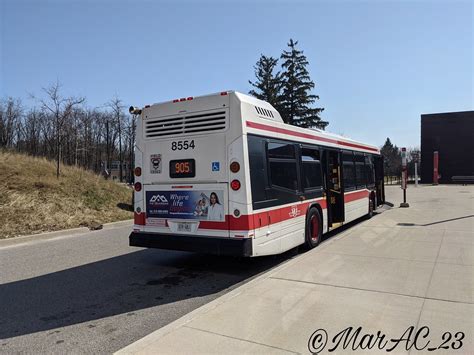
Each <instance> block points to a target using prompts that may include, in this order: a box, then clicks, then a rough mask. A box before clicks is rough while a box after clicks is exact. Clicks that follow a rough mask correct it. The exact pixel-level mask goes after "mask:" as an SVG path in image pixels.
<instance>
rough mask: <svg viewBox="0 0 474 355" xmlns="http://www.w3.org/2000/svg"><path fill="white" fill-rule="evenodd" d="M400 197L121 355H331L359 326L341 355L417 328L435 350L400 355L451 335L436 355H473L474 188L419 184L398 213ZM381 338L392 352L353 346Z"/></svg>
mask: <svg viewBox="0 0 474 355" xmlns="http://www.w3.org/2000/svg"><path fill="white" fill-rule="evenodd" d="M401 196H402V194H401V190H400V188H399V187H387V200H389V201H391V202H393V203H394V204H395V207H394V208H393V209H391V210H388V211H385V212H384V213H382V214H380V215H377V216H375V217H374V218H372V219H371V220H367V221H363V222H361V223H359V224H357V225H356V226H354V227H352V228H350V229H348V230H346V231H344V232H342V233H339V234H336V235H335V236H334V237H332V238H330V239H329V240H327V241H325V242H324V243H322V244H321V245H320V246H319V247H318V248H316V249H314V250H312V251H310V252H307V253H305V254H303V255H301V256H299V257H297V258H295V259H292V260H290V261H289V262H287V263H285V264H283V265H281V266H279V267H277V268H276V269H273V270H271V271H269V272H268V273H266V274H264V275H262V276H260V277H258V278H256V279H254V280H252V281H250V282H249V283H247V284H245V285H243V286H242V287H240V288H238V289H236V290H234V291H232V292H230V293H228V294H226V295H224V296H223V297H221V298H219V299H216V300H215V301H213V302H211V303H209V304H207V305H205V306H203V307H201V308H199V309H197V310H195V311H193V312H191V313H189V314H188V315H186V316H185V317H183V318H180V319H179V320H177V321H175V322H173V323H171V324H169V325H167V326H165V327H163V328H161V329H159V330H157V331H156V332H154V333H152V334H150V335H148V336H147V337H145V338H143V339H141V340H139V341H137V342H136V343H133V344H131V345H129V346H128V347H126V348H124V349H122V350H121V351H119V353H120V354H155V353H157V354H167V353H169V354H171V353H172V354H176V353H182V354H193V353H194V354H201V353H206V354H209V353H219V354H220V353H304V354H306V353H310V350H309V348H308V345H309V346H310V348H311V349H312V350H313V351H314V352H321V353H328V350H329V349H331V348H334V347H335V346H336V344H337V340H338V339H340V338H341V337H337V338H335V339H333V338H334V337H335V336H336V335H337V334H338V333H340V332H341V331H343V330H344V329H346V328H348V327H351V326H352V327H354V328H357V327H359V326H360V327H362V330H361V333H360V335H359V337H358V338H357V340H356V341H353V342H350V343H349V344H350V345H348V347H347V348H346V349H345V350H344V349H343V344H342V343H343V341H341V343H340V344H339V346H337V348H336V350H335V351H334V352H335V353H340V352H347V353H354V352H358V353H378V352H380V353H381V352H384V353H387V351H386V350H387V349H390V348H392V347H394V346H395V343H394V342H392V341H390V339H397V338H400V337H402V335H403V334H404V333H405V338H407V337H408V332H406V331H407V329H408V328H409V327H411V326H413V327H415V328H418V329H419V328H421V327H423V326H426V327H428V328H429V335H427V336H426V333H427V331H428V330H427V329H428V328H424V331H423V333H422V334H421V333H420V337H419V339H418V341H417V346H418V347H419V348H423V347H424V346H425V344H426V343H427V341H428V340H429V341H430V343H429V344H428V345H427V346H426V347H425V349H424V350H422V351H419V350H416V349H415V348H414V347H413V348H411V350H407V349H406V348H407V345H406V342H400V343H399V344H398V346H396V347H395V348H394V349H393V351H391V353H395V354H398V353H423V352H429V351H428V348H433V349H434V348H436V349H437V348H438V347H439V346H440V345H442V344H443V342H444V340H446V339H447V338H446V337H445V338H444V339H442V336H443V333H445V332H451V334H452V338H451V339H450V340H449V341H448V342H446V343H445V344H444V346H446V347H447V349H445V350H443V349H439V350H436V351H435V353H453V352H455V353H459V354H466V353H474V344H473V338H474V329H473V328H474V306H473V293H474V292H473V291H474V288H473V274H474V272H473V271H474V266H473V260H474V257H473V249H474V232H473V231H474V187H473V186H420V187H418V188H414V187H411V186H410V188H409V190H408V202H409V203H410V207H409V208H406V209H402V208H398V206H399V204H400V199H401ZM318 329H324V331H325V332H323V331H319V333H316V334H319V335H320V336H321V338H319V337H317V336H316V334H315V335H313V336H312V334H313V333H314V332H315V331H316V330H318ZM354 330H355V329H354ZM377 331H380V332H381V333H382V334H385V341H387V340H388V341H389V342H388V344H387V345H386V347H385V349H384V350H379V349H378V347H377V345H375V347H374V348H372V349H371V350H369V349H365V350H364V349H363V348H362V349H361V348H360V347H359V348H358V350H356V351H354V350H353V349H352V346H354V347H356V346H357V344H359V343H360V341H361V339H362V336H363V335H364V334H376V333H377ZM415 332H416V330H415ZM415 332H414V333H415ZM457 332H463V333H464V337H462V334H460V333H459V334H456V333H457ZM414 333H413V334H412V335H411V337H410V339H412V340H413V339H414ZM325 334H326V335H327V337H326V335H325ZM344 334H347V333H344ZM423 336H426V337H425V338H424V337H423ZM310 338H311V341H310ZM461 338H462V339H461ZM365 339H366V340H365V341H364V342H363V344H362V345H364V344H366V343H367V342H368V338H367V337H366V338H365ZM326 342H327V343H326ZM325 343H326V344H325ZM377 344H378V343H377ZM410 344H411V343H410ZM459 346H460V349H458V350H454V349H453V348H452V347H459Z"/></svg>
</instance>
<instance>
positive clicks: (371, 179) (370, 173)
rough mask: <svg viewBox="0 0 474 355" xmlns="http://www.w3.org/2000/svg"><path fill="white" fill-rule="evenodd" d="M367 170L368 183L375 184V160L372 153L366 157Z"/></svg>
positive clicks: (369, 184)
mask: <svg viewBox="0 0 474 355" xmlns="http://www.w3.org/2000/svg"><path fill="white" fill-rule="evenodd" d="M365 170H366V174H367V185H368V186H373V185H374V182H375V180H374V162H373V158H372V155H369V154H368V155H366V157H365Z"/></svg>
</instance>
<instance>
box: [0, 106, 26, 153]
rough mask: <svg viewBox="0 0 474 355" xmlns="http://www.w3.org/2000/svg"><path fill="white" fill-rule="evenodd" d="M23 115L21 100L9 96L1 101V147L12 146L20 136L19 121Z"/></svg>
mask: <svg viewBox="0 0 474 355" xmlns="http://www.w3.org/2000/svg"><path fill="white" fill-rule="evenodd" d="M21 115H22V106H21V101H20V100H15V99H13V98H11V97H9V98H8V99H6V100H2V101H0V147H4V148H12V147H13V145H14V144H15V136H17V137H18V132H17V129H18V123H19V121H20V117H21Z"/></svg>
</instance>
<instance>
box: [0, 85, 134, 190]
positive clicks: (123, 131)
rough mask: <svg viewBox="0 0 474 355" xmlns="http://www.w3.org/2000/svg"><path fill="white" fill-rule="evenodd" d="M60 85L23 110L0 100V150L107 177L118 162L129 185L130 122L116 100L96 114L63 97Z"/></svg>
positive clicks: (16, 101) (74, 99) (79, 101)
mask: <svg viewBox="0 0 474 355" xmlns="http://www.w3.org/2000/svg"><path fill="white" fill-rule="evenodd" d="M60 89H61V85H60V84H59V83H56V84H53V85H51V86H49V87H47V88H45V89H43V91H44V95H43V97H42V98H35V102H36V104H35V105H34V106H33V107H29V108H26V107H25V106H24V105H23V103H22V101H21V100H20V99H15V98H6V99H0V149H7V150H14V151H17V152H21V153H26V154H29V155H32V156H42V157H46V158H49V159H51V160H55V161H56V162H57V169H56V170H57V171H56V174H57V176H58V177H59V176H60V172H61V167H60V163H62V164H68V165H77V166H81V167H83V168H85V169H89V170H92V171H95V172H96V173H101V174H103V175H104V176H106V177H108V176H109V175H110V169H111V165H112V161H118V162H119V164H118V165H119V166H118V169H119V175H118V176H119V179H120V181H132V176H131V170H130V169H125V167H124V165H126V163H127V164H132V163H133V146H134V144H135V118H134V117H133V116H130V115H129V114H125V111H124V108H125V107H124V105H123V103H122V101H121V100H120V99H119V98H118V97H114V98H112V99H111V100H110V101H109V102H107V103H104V106H103V107H101V108H89V107H87V106H86V105H85V98H83V97H64V96H63V95H62V94H61V90H60Z"/></svg>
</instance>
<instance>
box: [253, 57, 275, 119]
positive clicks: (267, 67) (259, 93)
mask: <svg viewBox="0 0 474 355" xmlns="http://www.w3.org/2000/svg"><path fill="white" fill-rule="evenodd" d="M277 63H278V59H276V58H273V57H267V56H264V55H263V54H262V55H261V56H260V59H259V60H258V62H257V64H255V66H254V69H255V77H256V80H255V82H252V81H250V80H249V83H250V84H251V85H252V86H253V87H254V88H255V89H256V90H253V89H252V90H250V91H249V94H250V95H253V96H255V97H256V98H258V99H260V100H264V101H267V102H268V103H270V104H271V105H272V106H273V107H275V109H276V110H277V111H280V110H281V90H282V87H283V83H282V77H281V74H280V72H276V73H274V71H275V67H276V65H277Z"/></svg>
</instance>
